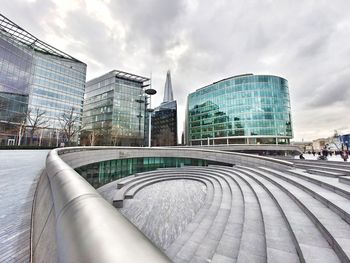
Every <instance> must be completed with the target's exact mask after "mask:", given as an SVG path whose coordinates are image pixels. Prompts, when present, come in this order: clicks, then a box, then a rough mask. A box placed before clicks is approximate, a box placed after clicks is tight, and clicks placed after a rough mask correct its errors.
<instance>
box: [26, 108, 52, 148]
mask: <svg viewBox="0 0 350 263" xmlns="http://www.w3.org/2000/svg"><path fill="white" fill-rule="evenodd" d="M45 114H46V111H43V110H40V109H39V108H35V109H34V110H33V109H28V111H27V116H26V119H27V128H29V129H30V131H29V134H30V144H33V138H34V134H35V132H36V131H37V130H39V129H46V128H47V122H48V120H47V118H46V117H45Z"/></svg>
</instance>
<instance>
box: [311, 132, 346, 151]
mask: <svg viewBox="0 0 350 263" xmlns="http://www.w3.org/2000/svg"><path fill="white" fill-rule="evenodd" d="M312 147H313V149H314V151H316V152H321V151H322V150H323V149H325V148H326V149H327V150H329V151H341V150H346V149H348V148H349V134H347V135H336V136H332V137H328V138H319V139H316V140H313V141H312Z"/></svg>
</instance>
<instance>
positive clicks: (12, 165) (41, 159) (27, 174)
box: [0, 150, 49, 262]
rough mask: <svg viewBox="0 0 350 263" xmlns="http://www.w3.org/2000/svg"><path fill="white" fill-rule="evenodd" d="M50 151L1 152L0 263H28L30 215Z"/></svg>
mask: <svg viewBox="0 0 350 263" xmlns="http://www.w3.org/2000/svg"><path fill="white" fill-rule="evenodd" d="M48 152H49V151H48V150H0V211H1V213H0V262H29V261H30V260H29V257H30V251H29V237H30V223H31V221H30V215H31V209H32V201H33V195H34V191H35V186H36V182H37V179H38V175H39V173H40V171H41V169H42V168H43V167H44V163H45V158H46V155H47V153H48Z"/></svg>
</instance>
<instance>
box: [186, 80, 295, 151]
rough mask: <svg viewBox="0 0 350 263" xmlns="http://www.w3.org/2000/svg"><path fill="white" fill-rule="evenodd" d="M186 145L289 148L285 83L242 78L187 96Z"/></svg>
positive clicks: (289, 126) (287, 92)
mask: <svg viewBox="0 0 350 263" xmlns="http://www.w3.org/2000/svg"><path fill="white" fill-rule="evenodd" d="M185 129H186V130H185V136H186V143H187V145H213V144H289V142H290V139H291V138H293V132H292V121H291V108H290V100H289V90H288V81H287V80H286V79H284V78H281V77H278V76H270V75H253V74H245V75H239V76H234V77H230V78H227V79H223V80H220V81H218V82H215V83H213V84H211V85H208V86H205V87H203V88H200V89H198V90H196V91H195V92H193V93H191V94H189V96H188V100H187V110H186V127H185Z"/></svg>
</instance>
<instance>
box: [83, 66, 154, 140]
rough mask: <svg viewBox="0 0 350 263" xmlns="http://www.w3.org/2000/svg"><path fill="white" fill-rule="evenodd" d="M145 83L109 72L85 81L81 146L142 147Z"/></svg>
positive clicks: (118, 73) (139, 79)
mask: <svg viewBox="0 0 350 263" xmlns="http://www.w3.org/2000/svg"><path fill="white" fill-rule="evenodd" d="M148 81H149V79H148V78H145V77H140V76H137V75H133V74H129V73H126V72H122V71H117V70H114V71H111V72H109V73H107V74H105V75H103V76H101V77H98V78H96V79H93V80H91V81H88V82H87V84H86V95H85V96H86V97H85V102H84V114H83V125H84V128H85V129H86V130H87V132H86V134H85V136H84V141H83V143H84V144H85V145H123V146H142V145H143V143H144V128H145V127H144V125H145V114H146V113H145V109H146V102H145V101H146V100H145V94H144V90H143V88H144V84H145V83H146V82H148Z"/></svg>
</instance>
